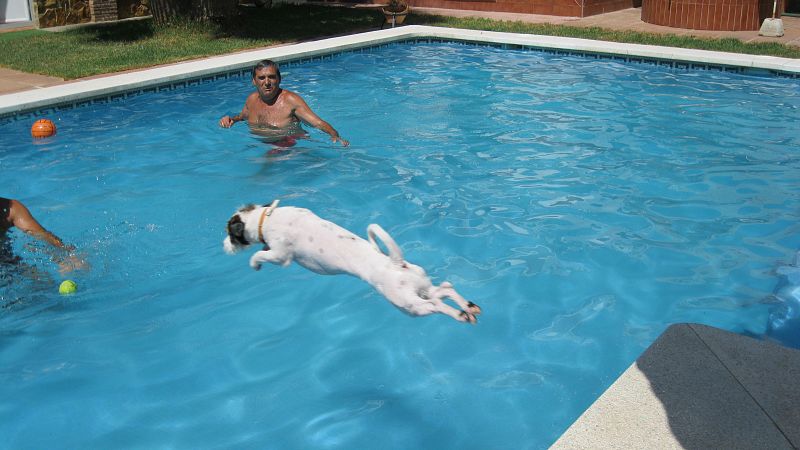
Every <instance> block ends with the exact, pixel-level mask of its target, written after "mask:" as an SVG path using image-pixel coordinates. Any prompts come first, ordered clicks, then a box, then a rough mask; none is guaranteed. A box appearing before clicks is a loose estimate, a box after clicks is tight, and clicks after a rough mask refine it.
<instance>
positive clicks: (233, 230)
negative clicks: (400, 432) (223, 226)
mask: <svg viewBox="0 0 800 450" xmlns="http://www.w3.org/2000/svg"><path fill="white" fill-rule="evenodd" d="M228 236H229V237H230V238H231V243H234V244H237V245H250V243H249V242H247V239H245V237H244V222H242V218H241V217H239V214H234V215H233V217H231V219H230V220H229V221H228Z"/></svg>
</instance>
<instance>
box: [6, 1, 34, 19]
mask: <svg viewBox="0 0 800 450" xmlns="http://www.w3.org/2000/svg"><path fill="white" fill-rule="evenodd" d="M29 20H31V11H30V4H29V3H28V0H0V24H2V23H10V22H26V21H29Z"/></svg>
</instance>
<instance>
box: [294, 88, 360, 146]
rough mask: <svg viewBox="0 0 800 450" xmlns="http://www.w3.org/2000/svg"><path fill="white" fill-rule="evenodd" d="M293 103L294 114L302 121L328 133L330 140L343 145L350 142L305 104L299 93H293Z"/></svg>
mask: <svg viewBox="0 0 800 450" xmlns="http://www.w3.org/2000/svg"><path fill="white" fill-rule="evenodd" d="M292 100H293V103H294V115H295V116H297V118H298V119H300V120H302V121H303V122H305V123H307V124H309V125H311V126H312V127H314V128H317V129H319V130H322V131H324V132H326V133H328V134H329V135H330V137H331V141H333V142H341V143H342V145H343V146H344V147H347V146H348V145H350V142H348V141H347V139H344V138H343V137H341V136H339V132H338V131H336V130H335V129H334V128H333V127H332V126H331V124H329V123H328V122H325V121H324V120H322V118H321V117H319V116H318V115H316V114H315V113H314V111H312V110H311V108H310V107H309V106H308V104H306V102H305V101H304V100H303V99H302V98H300V96H299V95H295V96H294V98H293V99H292Z"/></svg>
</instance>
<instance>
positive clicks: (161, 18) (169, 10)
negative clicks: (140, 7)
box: [150, 0, 191, 23]
mask: <svg viewBox="0 0 800 450" xmlns="http://www.w3.org/2000/svg"><path fill="white" fill-rule="evenodd" d="M190 6H191V4H190V2H189V0H150V11H151V13H152V14H153V20H154V21H155V22H156V23H168V22H170V21H172V19H176V18H178V17H188V16H189V13H190V12H191V11H190Z"/></svg>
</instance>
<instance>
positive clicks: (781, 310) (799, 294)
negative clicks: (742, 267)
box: [766, 251, 800, 349]
mask: <svg viewBox="0 0 800 450" xmlns="http://www.w3.org/2000/svg"><path fill="white" fill-rule="evenodd" d="M799 263H800V251H798V252H797V253H796V254H795V257H794V261H792V263H790V264H786V265H783V266H780V267H778V269H777V270H776V272H777V275H778V285H777V286H776V287H775V291H774V292H773V296H774V298H775V300H776V301H777V304H776V305H775V306H774V307H773V308H772V311H770V315H769V322H768V323H767V333H766V335H767V338H768V339H771V340H774V341H777V342H778V343H780V344H782V345H786V346H788V347H792V348H796V349H800V264H799Z"/></svg>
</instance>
